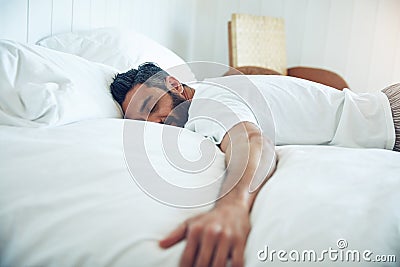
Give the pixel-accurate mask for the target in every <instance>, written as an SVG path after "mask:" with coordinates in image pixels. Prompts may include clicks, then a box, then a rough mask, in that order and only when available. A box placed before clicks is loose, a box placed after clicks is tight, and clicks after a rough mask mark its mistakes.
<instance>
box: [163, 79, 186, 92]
mask: <svg viewBox="0 0 400 267" xmlns="http://www.w3.org/2000/svg"><path fill="white" fill-rule="evenodd" d="M165 83H166V85H167V88H168V89H169V90H176V91H178V93H180V94H182V93H183V86H182V84H181V83H180V82H179V81H178V79H176V78H175V77H173V76H167V77H166V78H165Z"/></svg>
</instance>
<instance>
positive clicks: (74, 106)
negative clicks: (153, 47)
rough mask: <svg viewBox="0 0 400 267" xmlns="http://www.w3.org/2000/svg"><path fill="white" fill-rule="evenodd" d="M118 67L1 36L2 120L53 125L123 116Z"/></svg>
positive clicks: (5, 123) (0, 100)
mask: <svg viewBox="0 0 400 267" xmlns="http://www.w3.org/2000/svg"><path fill="white" fill-rule="evenodd" d="M116 72H117V71H116V70H115V69H113V68H111V67H109V66H105V65H102V64H97V63H94V62H90V61H87V60H85V59H83V58H80V57H77V56H74V55H69V54H66V53H61V52H57V51H54V50H51V49H47V48H44V47H39V46H37V45H28V44H20V43H17V42H13V41H7V40H0V124H2V125H13V126H31V127H38V126H54V125H62V124H67V123H71V122H75V121H80V120H84V119H92V118H115V117H121V112H120V110H119V108H118V106H117V104H116V103H115V101H114V100H113V98H112V96H111V94H110V90H109V85H110V83H111V81H112V79H113V77H114V75H115V74H116Z"/></svg>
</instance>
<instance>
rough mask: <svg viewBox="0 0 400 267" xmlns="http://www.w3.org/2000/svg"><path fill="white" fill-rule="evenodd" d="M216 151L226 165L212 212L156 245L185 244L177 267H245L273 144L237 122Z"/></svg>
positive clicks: (271, 164)
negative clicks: (256, 203) (253, 213)
mask: <svg viewBox="0 0 400 267" xmlns="http://www.w3.org/2000/svg"><path fill="white" fill-rule="evenodd" d="M220 148H221V150H222V151H223V152H224V153H225V162H226V166H228V167H227V171H226V173H227V174H226V177H225V180H224V182H223V184H222V188H221V192H220V195H221V196H223V197H222V198H220V199H219V200H218V201H217V202H216V203H215V207H214V208H213V209H212V210H211V211H209V212H208V213H205V214H201V215H198V216H196V217H193V218H190V219H188V220H186V221H185V222H184V223H183V224H181V225H180V226H179V227H178V228H177V229H175V230H174V231H173V232H172V233H170V234H169V236H167V237H166V238H165V239H163V240H161V241H160V246H161V247H163V248H168V247H171V246H173V245H174V244H176V243H178V242H180V241H182V240H184V239H186V241H187V243H186V247H185V250H184V251H183V255H182V258H181V262H180V266H218V267H220V266H225V265H226V263H227V261H228V259H231V260H232V262H231V263H232V266H234V267H239V266H243V265H244V248H245V245H246V241H247V236H248V235H249V232H250V219H249V217H250V211H251V208H252V206H253V203H254V200H255V198H256V196H257V193H258V191H259V190H260V187H261V185H263V184H264V183H265V182H266V181H267V179H268V178H269V177H270V176H271V175H272V173H273V172H274V170H275V167H276V161H277V159H276V156H275V145H274V144H273V143H272V142H271V140H270V139H269V138H268V137H266V136H263V135H262V133H261V132H260V130H259V128H258V127H257V126H256V125H254V124H252V123H250V122H242V123H238V124H237V125H235V126H234V127H232V129H230V130H229V131H228V133H227V134H225V136H224V138H223V140H222V142H221V145H220ZM252 181H255V186H254V187H253V186H251V184H252ZM225 194H226V195H225Z"/></svg>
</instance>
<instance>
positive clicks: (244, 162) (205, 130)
mask: <svg viewBox="0 0 400 267" xmlns="http://www.w3.org/2000/svg"><path fill="white" fill-rule="evenodd" d="M193 87H194V88H193ZM228 88H234V89H233V90H229V89H228ZM235 88H238V89H237V90H236V89H235ZM111 93H112V95H113V97H114V99H115V100H116V101H117V102H118V103H119V104H120V105H121V107H122V110H123V111H124V113H125V118H127V119H135V120H146V121H151V122H156V123H163V124H170V125H174V126H178V127H185V128H187V129H189V130H192V131H195V132H198V133H200V134H202V135H203V136H205V137H207V138H209V139H210V140H212V141H213V142H214V143H215V144H216V145H218V146H219V148H220V149H221V151H222V152H224V153H225V157H226V163H227V171H226V177H225V180H224V183H223V185H222V189H221V191H224V189H226V190H225V191H226V194H225V195H224V197H222V198H220V199H219V200H218V201H217V202H216V203H215V206H214V207H213V209H211V210H210V211H209V212H207V213H204V214H200V215H198V216H196V217H193V218H190V219H188V220H186V221H185V222H183V223H182V224H181V225H180V226H178V227H177V228H176V229H175V230H174V231H172V232H171V233H170V234H169V235H168V236H167V237H165V238H164V239H163V240H161V241H160V246H161V247H163V248H168V247H171V246H173V245H175V244H177V243H179V242H180V241H182V240H186V246H185V249H184V251H183V255H182V257H181V262H180V265H181V266H225V265H226V263H227V261H228V260H230V261H231V264H232V266H243V265H244V249H245V245H246V240H247V237H248V234H249V232H250V227H251V225H250V219H249V217H250V216H249V215H250V211H251V208H252V205H253V203H254V200H255V198H256V196H257V192H258V191H259V190H260V187H261V186H262V185H263V184H264V183H265V182H266V180H267V179H268V178H269V177H270V176H271V175H272V174H273V172H274V170H275V167H276V163H277V157H276V156H275V144H277V145H284V144H303V145H304V144H305V145H337V146H346V147H363V148H383V149H393V150H396V151H399V150H400V84H396V85H393V86H391V87H388V88H386V89H384V90H383V91H382V92H375V93H364V94H355V93H353V92H351V91H350V90H344V91H339V90H335V89H333V88H330V87H327V86H323V85H320V84H317V83H313V82H310V81H306V80H301V79H297V78H292V77H287V76H261V75H260V76H256V75H255V76H244V75H238V76H226V77H220V78H213V79H209V80H207V81H206V82H204V83H201V84H197V85H196V86H188V85H185V84H182V83H180V82H179V81H178V80H177V79H176V78H174V77H172V76H170V75H169V74H168V73H167V72H166V71H164V70H162V69H161V68H159V67H158V66H157V65H155V64H153V63H145V64H142V65H141V66H139V68H138V69H132V70H130V71H128V72H126V73H122V74H118V75H117V76H116V77H115V79H114V81H113V83H112V84H111ZM265 99H266V100H267V101H264V100H265ZM266 103H268V104H266Z"/></svg>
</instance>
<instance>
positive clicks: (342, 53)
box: [0, 0, 400, 91]
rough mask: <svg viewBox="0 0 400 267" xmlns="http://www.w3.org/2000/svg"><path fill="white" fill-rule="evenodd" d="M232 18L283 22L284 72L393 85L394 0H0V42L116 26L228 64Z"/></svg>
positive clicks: (399, 31) (398, 28)
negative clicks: (299, 69) (326, 73)
mask: <svg viewBox="0 0 400 267" xmlns="http://www.w3.org/2000/svg"><path fill="white" fill-rule="evenodd" d="M232 13H250V14H256V15H268V16H275V17H283V18H285V21H286V33H287V55H288V59H287V60H288V66H290V67H291V66H298V65H303V66H319V67H323V68H327V69H330V70H333V71H336V72H338V73H339V74H341V75H342V76H343V77H345V79H346V80H347V81H348V83H349V85H350V87H351V88H352V89H353V90H355V91H373V90H379V89H381V88H382V87H384V86H386V85H389V84H390V83H394V82H400V16H399V14H400V1H399V0H229V1H225V0H191V1H187V0H168V1H166V0H147V1H143V0H0V38H7V39H13V40H17V41H20V42H29V43H35V42H36V41H38V40H39V39H41V38H43V37H46V36H49V35H52V34H57V33H60V32H67V31H77V30H88V29H93V28H98V27H105V26H124V27H131V28H133V29H136V30H138V31H140V32H143V33H146V34H147V35H148V36H149V37H151V38H153V39H155V40H156V41H158V42H160V43H161V44H163V45H166V46H167V47H169V48H171V49H172V50H174V51H175V52H177V54H179V55H180V56H181V57H183V58H184V59H186V60H188V61H190V60H207V61H216V62H220V63H224V64H228V51H227V49H228V42H227V21H228V20H229V19H230V16H231V14H232Z"/></svg>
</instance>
